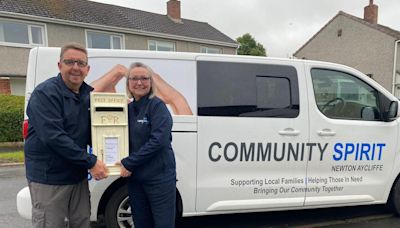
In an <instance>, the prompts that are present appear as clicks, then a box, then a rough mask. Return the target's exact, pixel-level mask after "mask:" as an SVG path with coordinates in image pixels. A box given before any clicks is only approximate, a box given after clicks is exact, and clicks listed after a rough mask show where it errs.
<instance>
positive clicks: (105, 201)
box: [98, 178, 183, 224]
mask: <svg viewBox="0 0 400 228" xmlns="http://www.w3.org/2000/svg"><path fill="white" fill-rule="evenodd" d="M127 194H128V192H127V185H126V180H125V179H122V178H120V179H118V180H117V181H115V182H114V183H113V184H111V185H110V187H108V188H107V190H106V191H105V193H104V194H103V196H102V198H101V200H100V204H99V208H98V218H99V217H102V218H104V222H105V224H107V223H108V222H107V221H108V220H109V218H107V217H109V216H110V211H108V213H107V209H110V206H111V207H114V208H113V210H114V209H115V210H117V209H118V208H115V206H116V204H118V205H119V204H120V203H121V202H122V201H123V200H125V198H126V197H127V196H128V195H127ZM122 195H126V197H125V196H124V197H123V196H122ZM117 201H118V202H117ZM111 213H113V212H111ZM182 215H183V203H182V197H181V194H180V192H179V190H178V188H176V215H175V216H176V218H175V223H176V224H179V223H180V222H181V218H182Z"/></svg>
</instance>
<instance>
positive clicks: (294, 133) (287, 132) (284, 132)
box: [278, 128, 300, 136]
mask: <svg viewBox="0 0 400 228" xmlns="http://www.w3.org/2000/svg"><path fill="white" fill-rule="evenodd" d="M278 133H279V134H280V135H287V136H297V135H299V134H300V131H298V130H294V129H293V128H285V129H283V130H282V131H278Z"/></svg>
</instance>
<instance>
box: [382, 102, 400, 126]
mask: <svg viewBox="0 0 400 228" xmlns="http://www.w3.org/2000/svg"><path fill="white" fill-rule="evenodd" d="M398 106H399V104H398V102H397V101H391V102H390V105H389V109H388V110H387V111H385V112H384V113H383V120H384V121H385V122H390V121H393V120H395V119H396V118H397V110H398Z"/></svg>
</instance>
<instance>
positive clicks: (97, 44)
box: [86, 31, 123, 49]
mask: <svg viewBox="0 0 400 228" xmlns="http://www.w3.org/2000/svg"><path fill="white" fill-rule="evenodd" d="M86 40H87V47H88V48H99V49H123V35H120V34H112V33H104V32H94V31H86Z"/></svg>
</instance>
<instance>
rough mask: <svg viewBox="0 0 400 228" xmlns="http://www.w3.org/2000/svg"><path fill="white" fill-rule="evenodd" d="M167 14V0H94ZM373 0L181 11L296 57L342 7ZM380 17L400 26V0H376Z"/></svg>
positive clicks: (206, 0)
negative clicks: (249, 36)
mask: <svg viewBox="0 0 400 228" xmlns="http://www.w3.org/2000/svg"><path fill="white" fill-rule="evenodd" d="M94 1H97V2H102V3H107V4H113V5H119V6H123V7H129V8H134V9H139V10H143V11H148V12H153V13H158V14H166V12H167V10H166V9H167V7H166V2H167V0H94ZM368 4H369V0H181V16H182V18H185V19H190V20H196V21H201V22H207V23H208V24H210V25H212V26H213V27H215V28H216V29H218V30H219V31H221V32H223V33H224V34H226V35H228V36H229V37H230V38H232V39H235V40H236V38H237V37H239V36H242V35H243V34H245V33H250V34H251V35H252V36H253V37H254V38H255V39H256V41H257V42H259V43H261V44H262V45H263V46H264V48H265V49H266V51H267V55H268V56H272V57H291V56H292V54H293V53H294V52H296V51H297V50H298V49H299V48H300V47H301V46H302V45H303V44H304V43H305V42H307V41H308V40H309V39H310V38H311V37H312V36H313V35H314V34H316V33H317V32H318V31H319V30H320V29H321V28H322V27H323V26H324V25H325V24H327V23H328V21H329V20H331V19H332V18H333V17H334V16H335V15H336V14H337V13H338V12H339V11H344V12H346V13H349V14H351V15H353V16H356V17H360V18H363V17H364V7H365V6H367V5H368ZM374 4H376V5H378V7H379V10H378V23H379V24H381V25H384V26H388V27H390V28H392V29H395V30H398V31H400V13H399V12H400V0H374Z"/></svg>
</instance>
